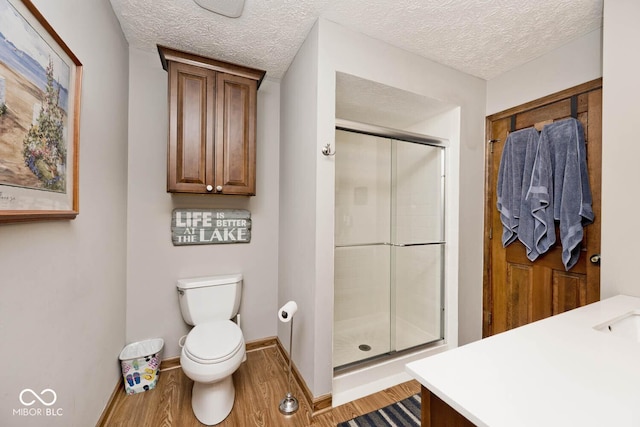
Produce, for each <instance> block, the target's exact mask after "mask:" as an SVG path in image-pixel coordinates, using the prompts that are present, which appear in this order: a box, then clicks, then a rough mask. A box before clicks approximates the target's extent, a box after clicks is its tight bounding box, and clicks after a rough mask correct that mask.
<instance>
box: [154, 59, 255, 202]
mask: <svg viewBox="0 0 640 427" xmlns="http://www.w3.org/2000/svg"><path fill="white" fill-rule="evenodd" d="M158 52H159V53H160V59H161V61H162V66H163V68H164V69H165V70H166V71H167V72H168V73H169V84H168V86H169V143H168V153H167V191H168V192H176V193H201V194H235V195H245V196H253V195H255V192H256V173H255V170H256V103H257V91H258V87H259V85H260V83H261V82H262V79H263V78H264V75H265V72H264V71H261V70H256V69H253V68H248V67H243V66H239V65H235V64H231V63H228V62H223V61H218V60H214V59H210V58H205V57H201V56H198V55H193V54H190V53H185V52H180V51H176V50H173V49H169V48H165V47H161V46H158Z"/></svg>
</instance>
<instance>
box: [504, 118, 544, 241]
mask: <svg viewBox="0 0 640 427" xmlns="http://www.w3.org/2000/svg"><path fill="white" fill-rule="evenodd" d="M537 138H538V132H537V131H536V130H535V129H534V128H527V129H522V130H519V131H515V132H511V133H510V134H509V136H507V140H506V141H505V143H504V148H503V150H502V158H501V159H500V167H499V169H498V186H497V196H498V200H497V207H498V211H499V212H500V221H501V222H502V245H503V246H505V247H506V246H508V245H509V244H511V243H512V242H514V241H515V240H516V238H517V237H518V227H519V225H518V224H519V222H520V220H521V218H520V216H521V215H520V213H521V201H522V197H523V186H522V185H523V178H524V176H528V175H530V174H531V167H532V164H533V161H532V159H533V157H531V154H529V155H530V157H531V158H530V160H529V162H528V163H529V165H528V168H527V153H529V150H528V147H529V145H530V141H531V140H534V141H536V140H537ZM525 188H526V187H525ZM525 212H527V215H528V211H525Z"/></svg>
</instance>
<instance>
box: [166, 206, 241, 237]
mask: <svg viewBox="0 0 640 427" xmlns="http://www.w3.org/2000/svg"><path fill="white" fill-rule="evenodd" d="M171 240H172V241H173V245H174V246H183V245H215V244H220V243H249V242H250V241H251V212H249V211H247V210H244V209H174V210H173V214H172V216H171Z"/></svg>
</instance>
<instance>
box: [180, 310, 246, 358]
mask: <svg viewBox="0 0 640 427" xmlns="http://www.w3.org/2000/svg"><path fill="white" fill-rule="evenodd" d="M243 344H244V340H243V339H242V331H241V330H240V328H239V327H238V325H236V324H235V323H233V322H232V321H230V320H220V321H215V322H207V323H202V324H200V325H196V326H195V327H194V328H193V329H192V330H191V332H189V335H187V340H186V341H185V343H184V350H185V353H186V354H187V355H188V356H189V358H190V359H192V360H194V361H196V362H198V363H220V362H223V361H225V360H227V359H229V358H230V357H232V356H233V355H235V354H236V353H237V352H238V350H239V349H240V347H241V346H242V345H243Z"/></svg>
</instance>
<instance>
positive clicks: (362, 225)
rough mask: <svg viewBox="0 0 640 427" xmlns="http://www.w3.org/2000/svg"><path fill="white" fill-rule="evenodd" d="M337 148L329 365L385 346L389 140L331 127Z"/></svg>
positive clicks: (381, 350) (382, 351)
mask: <svg viewBox="0 0 640 427" xmlns="http://www.w3.org/2000/svg"><path fill="white" fill-rule="evenodd" d="M338 139H339V141H338ZM337 149H340V156H337V155H336V157H335V159H336V184H335V264H334V271H335V285H334V294H335V296H334V300H335V304H334V367H337V366H344V365H348V364H350V363H353V362H356V361H359V360H362V359H368V358H371V357H375V356H379V355H382V354H386V353H389V352H390V351H391V342H390V334H391V321H390V316H391V295H390V288H389V283H390V280H391V247H390V246H389V245H388V244H387V243H388V242H389V241H390V238H391V237H390V229H391V226H390V224H391V223H390V221H391V145H390V144H389V140H388V139H385V138H377V137H373V136H368V135H362V134H357V133H352V132H344V131H337V132H336V150H337Z"/></svg>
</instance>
